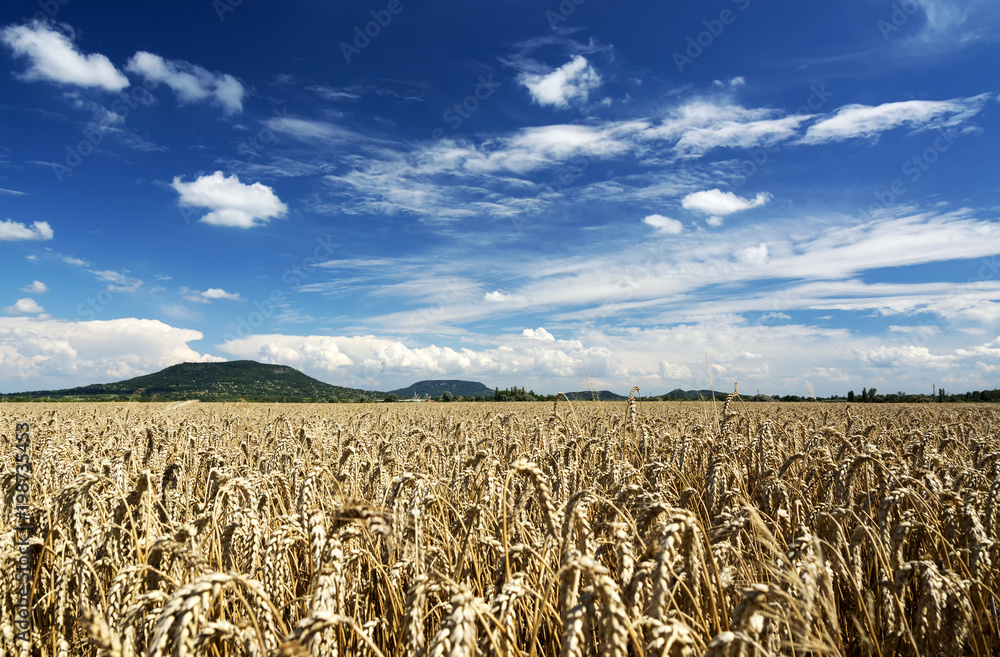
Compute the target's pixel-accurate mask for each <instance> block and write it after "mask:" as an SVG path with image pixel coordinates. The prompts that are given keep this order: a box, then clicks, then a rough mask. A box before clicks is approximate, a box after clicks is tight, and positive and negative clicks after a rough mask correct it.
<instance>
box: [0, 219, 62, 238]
mask: <svg viewBox="0 0 1000 657" xmlns="http://www.w3.org/2000/svg"><path fill="white" fill-rule="evenodd" d="M54 236H55V232H53V230H52V228H51V227H50V226H49V223H48V222H47V221H36V222H34V223H32V224H31V228H28V227H27V226H25V225H24V224H22V223H18V222H16V221H11V220H10V219H7V220H6V221H0V242H3V241H14V240H50V239H52V238H53V237H54Z"/></svg>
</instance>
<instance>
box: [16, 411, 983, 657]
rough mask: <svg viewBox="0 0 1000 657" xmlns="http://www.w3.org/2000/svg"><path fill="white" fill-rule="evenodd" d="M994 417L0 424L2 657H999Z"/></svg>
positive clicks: (884, 414)
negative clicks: (26, 601) (23, 596)
mask: <svg viewBox="0 0 1000 657" xmlns="http://www.w3.org/2000/svg"><path fill="white" fill-rule="evenodd" d="M998 410H1000V409H997V407H993V406H972V405H946V404H933V405H932V404H927V405H921V406H916V405H915V406H895V405H856V406H851V407H850V408H848V407H847V406H846V405H835V404H822V405H821V404H783V405H778V404H749V405H748V404H743V403H742V402H740V401H738V400H735V399H734V400H732V402H731V403H728V404H726V405H725V408H724V406H723V403H722V402H720V403H719V404H717V405H713V404H711V403H705V404H702V403H669V404H668V403H660V402H656V403H643V402H639V403H636V402H629V403H573V404H572V405H570V404H568V403H566V402H560V403H559V404H558V405H557V406H556V407H555V408H553V405H552V404H551V403H549V404H500V403H485V404H471V403H462V404H368V405H333V404H331V405H250V404H198V403H188V404H174V405H167V404H130V405H126V404H92V405H80V406H78V405H69V404H63V405H45V406H43V405H37V404H24V405H18V404H4V405H2V406H0V434H2V439H0V441H2V449H3V453H4V458H5V461H4V467H3V470H4V472H3V479H2V481H3V501H2V510H0V511H2V525H0V527H2V531H3V535H2V543H0V553H2V554H3V569H2V573H0V581H2V585H0V587H2V595H0V605H2V610H0V611H2V614H3V616H2V632H0V653H2V654H4V655H16V654H18V653H19V651H23V652H21V654H25V655H27V654H34V655H44V656H50V655H60V656H62V655H73V656H77V655H79V656H84V657H89V656H93V655H103V656H114V657H118V656H119V655H121V656H129V655H153V656H156V657H159V656H160V655H176V656H178V657H181V656H183V655H213V656H214V655H326V656H332V655H338V656H341V655H368V656H379V655H384V656H385V657H391V656H394V655H414V656H426V657H445V656H448V657H459V656H463V655H478V654H484V655H512V656H524V657H529V656H530V657H542V656H549V655H561V656H564V657H582V656H584V655H594V654H598V655H609V656H611V655H613V656H619V655H667V656H672V657H679V656H682V655H685V656H687V655H690V656H694V655H713V656H734V657H735V656H737V655H747V656H750V655H877V656H885V657H888V656H890V655H921V656H923V655H927V656H931V655H947V656H952V655H977V656H979V657H987V656H989V655H998V654H1000V545H998V540H1000V433H998V432H1000V412H998ZM18 422H28V423H30V458H31V463H32V467H33V479H32V482H31V493H30V502H29V503H28V504H29V507H30V522H27V523H24V522H21V520H19V519H18V518H17V516H16V507H17V500H18V498H17V492H16V488H17V483H18V482H17V477H16V469H15V454H16V453H17V447H16V444H15V441H16V436H17V432H16V430H15V424H16V423H18ZM22 520H23V519H22ZM25 524H27V525H31V527H32V529H31V531H30V532H28V533H30V536H29V537H28V539H29V549H28V552H29V553H30V557H31V560H30V578H31V581H32V583H33V597H32V599H31V611H30V613H31V621H32V626H33V629H32V630H31V637H30V642H31V648H30V652H29V648H28V646H27V644H25V643H23V642H19V641H18V639H17V627H16V626H15V625H14V623H13V622H12V620H13V619H14V618H15V614H16V613H17V610H16V607H17V604H18V594H19V591H18V579H17V577H18V572H19V571H18V569H19V568H22V569H23V568H24V564H25V563H26V562H25V561H19V560H18V558H19V551H18V546H17V543H18V541H23V540H24V537H25V532H22V533H21V534H17V533H16V532H15V530H14V526H15V525H25Z"/></svg>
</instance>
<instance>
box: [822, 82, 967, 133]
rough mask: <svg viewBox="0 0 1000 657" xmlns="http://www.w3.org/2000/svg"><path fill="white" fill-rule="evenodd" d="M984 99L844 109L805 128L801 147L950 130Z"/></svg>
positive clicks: (897, 103) (918, 102) (912, 101)
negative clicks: (897, 132)
mask: <svg viewBox="0 0 1000 657" xmlns="http://www.w3.org/2000/svg"><path fill="white" fill-rule="evenodd" d="M986 99H987V96H986V95H985V94H984V95H980V96H973V97H971V98H956V99H954V100H943V101H931V100H908V101H902V102H896V103H885V104H883V105H878V106H876V107H872V106H870V105H846V106H844V107H841V108H840V109H838V110H837V111H836V112H834V114H833V116H832V117H830V118H828V119H824V120H823V121H820V122H818V123H815V124H813V125H811V126H810V127H809V129H808V130H807V131H806V134H805V136H804V137H803V138H802V143H804V144H822V143H826V142H831V141H844V140H847V139H854V138H857V137H862V138H866V139H877V138H878V136H879V135H880V134H881V133H883V132H886V131H887V130H892V129H893V128H899V127H907V128H910V129H913V130H918V129H921V128H925V127H952V126H957V125H959V124H961V123H964V122H966V121H967V120H968V119H970V118H972V117H973V116H975V115H976V114H978V113H979V112H980V110H982V107H983V105H984V104H985V102H986Z"/></svg>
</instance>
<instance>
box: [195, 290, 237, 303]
mask: <svg viewBox="0 0 1000 657" xmlns="http://www.w3.org/2000/svg"><path fill="white" fill-rule="evenodd" d="M201 296H203V297H205V298H206V299H229V300H231V301H239V300H240V295H239V294H235V293H233V292H226V291H225V290H223V289H220V288H217V287H212V288H209V289H207V290H205V291H204V292H202V293H201Z"/></svg>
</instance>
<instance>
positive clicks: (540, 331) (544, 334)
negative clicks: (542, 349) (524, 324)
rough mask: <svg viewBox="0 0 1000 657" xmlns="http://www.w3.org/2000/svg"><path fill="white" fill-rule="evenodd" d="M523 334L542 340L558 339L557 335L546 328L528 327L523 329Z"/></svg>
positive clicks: (532, 338)
mask: <svg viewBox="0 0 1000 657" xmlns="http://www.w3.org/2000/svg"><path fill="white" fill-rule="evenodd" d="M521 335H523V336H524V337H526V338H529V339H531V340H540V341H542V342H555V341H556V338H555V336H554V335H552V334H551V333H549V332H548V331H546V330H545V329H544V328H537V329H530V328H526V329H524V330H523V331H521Z"/></svg>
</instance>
